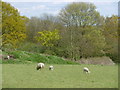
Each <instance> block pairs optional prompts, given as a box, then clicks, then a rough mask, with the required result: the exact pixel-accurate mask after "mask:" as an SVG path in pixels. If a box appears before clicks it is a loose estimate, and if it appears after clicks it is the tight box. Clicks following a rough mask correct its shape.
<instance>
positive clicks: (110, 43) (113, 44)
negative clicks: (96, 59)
mask: <svg viewBox="0 0 120 90" xmlns="http://www.w3.org/2000/svg"><path fill="white" fill-rule="evenodd" d="M103 34H104V37H105V41H106V44H107V45H106V48H105V52H106V54H107V55H109V56H110V57H111V58H112V59H113V60H114V61H115V62H118V16H116V15H113V16H111V17H107V18H106V19H105V25H104V30H103Z"/></svg>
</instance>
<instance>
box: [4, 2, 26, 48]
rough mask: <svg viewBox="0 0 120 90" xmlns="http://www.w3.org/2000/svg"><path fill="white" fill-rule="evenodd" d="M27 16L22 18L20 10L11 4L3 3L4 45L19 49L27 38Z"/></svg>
mask: <svg viewBox="0 0 120 90" xmlns="http://www.w3.org/2000/svg"><path fill="white" fill-rule="evenodd" d="M26 20H27V18H26V17H25V16H20V14H19V12H18V10H17V9H16V8H14V7H13V6H11V5H10V4H9V3H6V2H2V41H3V42H2V45H3V46H6V45H7V46H9V47H10V46H11V47H12V48H16V47H18V45H19V43H20V42H21V41H23V40H24V39H25V38H26V25H25V23H26Z"/></svg>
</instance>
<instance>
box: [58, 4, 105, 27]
mask: <svg viewBox="0 0 120 90" xmlns="http://www.w3.org/2000/svg"><path fill="white" fill-rule="evenodd" d="M59 17H60V19H61V21H62V22H63V24H64V25H65V26H76V27H79V26H80V27H81V26H82V27H85V26H91V25H100V24H101V22H100V21H101V19H103V17H101V16H100V14H99V12H98V11H97V10H96V6H95V5H94V4H92V3H84V2H77V3H76V2H75V3H72V4H69V5H67V6H66V7H65V8H63V9H62V10H61V12H60V13H59Z"/></svg>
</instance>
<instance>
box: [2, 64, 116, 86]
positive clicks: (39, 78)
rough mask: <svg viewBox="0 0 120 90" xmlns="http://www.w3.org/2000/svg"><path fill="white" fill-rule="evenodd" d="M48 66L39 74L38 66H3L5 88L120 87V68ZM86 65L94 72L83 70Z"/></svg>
mask: <svg viewBox="0 0 120 90" xmlns="http://www.w3.org/2000/svg"><path fill="white" fill-rule="evenodd" d="M49 65H50V64H47V65H46V66H45V68H44V69H42V70H39V71H37V70H36V68H35V67H36V64H3V71H2V72H3V80H2V83H3V84H2V86H3V88H117V87H118V66H117V65H115V66H101V65H57V64H53V65H54V67H55V69H54V70H53V71H49V70H48V67H49ZM84 66H87V67H88V68H89V69H90V71H91V73H90V74H85V73H83V71H82V69H83V67H84Z"/></svg>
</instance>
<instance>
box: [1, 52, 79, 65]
mask: <svg viewBox="0 0 120 90" xmlns="http://www.w3.org/2000/svg"><path fill="white" fill-rule="evenodd" d="M4 53H7V52H4ZM8 53H9V54H10V55H13V56H14V59H11V60H3V61H2V60H0V63H1V62H2V63H3V64H30V63H36V62H43V63H47V64H79V63H76V62H73V61H70V60H64V59H62V58H61V57H57V56H52V55H51V56H48V55H44V54H39V53H30V52H26V51H12V52H8Z"/></svg>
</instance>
